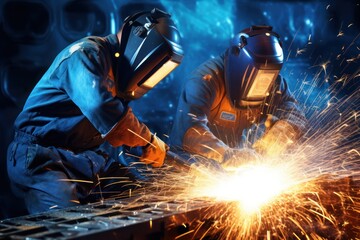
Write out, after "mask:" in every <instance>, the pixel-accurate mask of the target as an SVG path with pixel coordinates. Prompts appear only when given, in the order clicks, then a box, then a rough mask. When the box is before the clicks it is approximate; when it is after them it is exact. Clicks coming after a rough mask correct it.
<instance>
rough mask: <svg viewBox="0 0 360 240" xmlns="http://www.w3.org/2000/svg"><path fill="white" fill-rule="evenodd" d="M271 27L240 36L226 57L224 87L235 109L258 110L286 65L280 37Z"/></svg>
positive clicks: (256, 29) (251, 29)
mask: <svg viewBox="0 0 360 240" xmlns="http://www.w3.org/2000/svg"><path fill="white" fill-rule="evenodd" d="M271 30H272V27H270V26H252V27H251V28H248V29H245V30H243V31H241V32H240V33H239V34H237V35H236V36H235V37H234V39H233V41H232V43H231V46H230V48H229V49H228V51H227V53H226V55H225V86H226V90H227V94H228V97H229V99H230V101H231V103H232V104H233V105H234V107H237V108H243V107H256V106H259V105H260V104H262V103H263V101H264V99H265V98H266V97H267V96H268V95H269V91H270V90H271V87H272V86H273V84H274V82H275V80H276V78H277V77H278V75H279V72H280V70H281V68H282V64H283V51H282V47H281V42H280V40H279V36H278V35H277V34H276V33H274V32H272V31H271Z"/></svg>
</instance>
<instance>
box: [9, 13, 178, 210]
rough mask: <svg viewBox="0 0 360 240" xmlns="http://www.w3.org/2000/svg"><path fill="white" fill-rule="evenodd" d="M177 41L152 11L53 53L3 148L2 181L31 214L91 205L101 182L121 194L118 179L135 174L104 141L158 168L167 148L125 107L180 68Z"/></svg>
mask: <svg viewBox="0 0 360 240" xmlns="http://www.w3.org/2000/svg"><path fill="white" fill-rule="evenodd" d="M179 36H180V35H179V32H178V30H177V28H176V26H175V25H174V23H173V21H172V20H171V16H170V15H169V14H168V13H166V12H164V11H161V10H159V9H153V10H152V11H142V12H139V13H136V14H134V15H132V16H129V17H128V18H126V19H125V21H124V23H123V25H122V27H121V29H120V31H119V32H118V33H117V34H110V35H108V36H105V37H99V36H88V37H85V38H83V39H80V40H79V41H77V42H75V43H73V44H71V45H69V46H68V47H66V48H65V49H64V50H63V51H61V52H60V53H59V54H58V56H57V57H56V58H55V60H54V62H53V63H52V65H51V66H50V67H49V69H48V70H47V71H46V73H45V74H44V75H43V77H42V78H41V79H40V80H39V82H38V83H37V85H36V86H35V88H34V89H33V91H32V92H31V94H30V95H29V97H28V99H27V101H26V103H25V106H24V108H23V110H22V112H21V113H20V114H19V116H18V117H17V119H16V121H15V124H14V125H15V138H14V140H13V142H12V143H11V144H10V145H9V147H8V157H7V158H8V162H7V165H8V166H7V168H8V174H9V178H10V180H11V183H12V185H13V189H14V191H15V193H16V194H17V195H19V196H20V197H22V198H24V200H25V203H26V207H27V209H28V211H29V212H30V213H36V212H41V211H47V210H49V209H57V208H64V207H69V206H74V205H76V204H79V203H86V202H88V201H90V200H91V199H92V200H93V197H92V196H93V194H92V193H93V191H94V189H95V187H96V186H97V185H99V184H101V183H102V181H105V180H106V179H111V178H114V179H116V181H117V183H116V182H114V181H113V184H109V185H112V186H115V185H116V186H120V187H119V188H118V189H120V190H123V189H127V188H126V187H125V186H122V185H125V184H120V182H121V181H122V182H125V183H126V184H127V185H131V184H130V182H133V181H135V179H134V176H132V175H131V174H130V172H129V171H128V170H127V169H126V168H123V167H122V166H120V165H119V163H118V162H117V161H116V160H115V159H114V158H115V157H111V156H110V154H108V153H107V152H104V150H103V148H100V146H101V145H102V144H103V143H104V142H108V143H110V144H111V145H112V146H113V147H118V146H123V145H125V146H128V147H140V148H141V149H142V153H141V156H139V158H140V161H142V162H143V163H144V164H148V165H149V166H150V165H152V167H160V166H162V164H163V162H164V159H165V154H166V151H167V146H166V144H165V143H164V142H163V141H162V140H161V139H160V138H159V137H157V136H156V134H153V133H152V132H151V131H150V130H149V128H148V127H147V126H146V125H145V124H144V123H142V122H140V121H139V120H138V118H137V117H136V116H135V115H134V113H133V111H132V109H131V108H130V107H129V105H128V104H129V102H130V101H131V100H134V99H138V98H140V97H142V96H143V95H144V94H146V93H147V92H148V91H149V90H150V89H152V88H153V87H154V86H155V85H156V84H157V83H159V81H161V80H162V79H163V78H164V77H165V76H166V75H167V74H169V73H170V72H171V71H172V70H174V68H175V67H176V66H178V65H179V64H180V62H181V60H182V58H183V51H182V47H181V45H180V37H179ZM119 179H120V180H119ZM102 190H103V191H104V192H105V191H106V188H105V189H102Z"/></svg>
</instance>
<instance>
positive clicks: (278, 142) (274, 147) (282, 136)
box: [253, 79, 307, 157]
mask: <svg viewBox="0 0 360 240" xmlns="http://www.w3.org/2000/svg"><path fill="white" fill-rule="evenodd" d="M279 88H280V89H279V92H281V94H282V95H281V98H280V99H279V100H280V101H279V103H278V104H277V106H276V108H274V109H273V110H272V112H270V113H271V116H272V123H271V124H270V125H269V126H268V129H267V131H266V132H265V134H264V136H263V137H261V138H260V139H259V140H257V141H256V142H255V143H254V145H253V148H254V149H255V150H256V151H258V152H259V153H261V154H263V155H266V156H270V157H275V156H279V155H280V154H282V153H284V152H285V151H286V150H288V149H289V148H290V147H291V146H293V144H295V143H296V141H297V140H298V139H299V138H300V137H301V136H302V135H303V134H304V133H305V132H306V130H307V120H306V117H305V114H304V112H303V111H302V110H301V108H300V106H299V104H298V103H297V101H296V100H295V99H294V97H293V96H292V94H291V93H290V91H289V89H288V87H287V84H286V81H285V80H283V79H281V82H280V85H279Z"/></svg>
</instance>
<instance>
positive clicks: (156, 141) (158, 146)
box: [140, 135, 169, 167]
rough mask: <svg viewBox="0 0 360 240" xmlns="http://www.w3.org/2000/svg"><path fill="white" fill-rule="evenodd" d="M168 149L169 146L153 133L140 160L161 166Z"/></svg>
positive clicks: (154, 165)
mask: <svg viewBox="0 0 360 240" xmlns="http://www.w3.org/2000/svg"><path fill="white" fill-rule="evenodd" d="M168 149H169V148H168V146H167V145H166V144H165V143H164V142H163V141H162V140H161V139H160V138H158V137H157V136H156V135H151V140H150V143H149V144H147V145H146V146H145V147H143V152H142V155H141V157H140V161H142V162H144V163H146V164H151V165H152V166H153V167H161V166H162V165H163V163H164V160H165V156H166V151H167V150H168Z"/></svg>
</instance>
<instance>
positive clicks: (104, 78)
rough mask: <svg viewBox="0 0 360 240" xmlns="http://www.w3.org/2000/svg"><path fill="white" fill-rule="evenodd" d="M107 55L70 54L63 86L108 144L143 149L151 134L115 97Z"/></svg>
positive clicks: (93, 52) (91, 51) (87, 51)
mask: <svg viewBox="0 0 360 240" xmlns="http://www.w3.org/2000/svg"><path fill="white" fill-rule="evenodd" d="M106 54H107V53H106V52H101V51H99V50H98V49H96V48H92V47H90V48H85V49H80V50H77V51H75V52H74V53H72V55H71V56H70V58H69V59H68V60H67V61H69V62H68V64H67V65H66V66H67V69H66V70H65V71H64V74H65V75H64V77H63V79H66V80H65V81H64V83H63V86H62V87H63V88H64V90H65V91H66V93H67V94H68V95H69V97H70V98H71V100H72V101H73V102H74V103H75V104H76V105H77V106H78V108H79V109H80V110H81V112H82V113H83V114H84V116H86V118H87V119H88V120H89V121H90V122H91V123H92V125H93V126H94V127H95V128H96V129H97V130H98V131H99V133H100V134H101V136H102V137H103V138H104V139H105V140H107V141H109V143H110V144H112V145H113V146H120V145H123V144H125V145H128V146H131V147H133V146H144V145H146V144H147V143H148V141H150V138H151V133H150V131H149V129H148V128H147V127H146V126H145V125H144V124H143V123H141V122H139V121H138V119H137V118H136V117H135V115H134V114H133V112H132V111H131V109H130V108H128V107H127V105H126V104H124V102H123V101H122V100H121V99H119V98H117V97H116V93H115V84H114V81H113V79H111V77H110V76H109V71H110V69H111V66H112V63H111V58H110V57H109V56H107V55H106Z"/></svg>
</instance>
